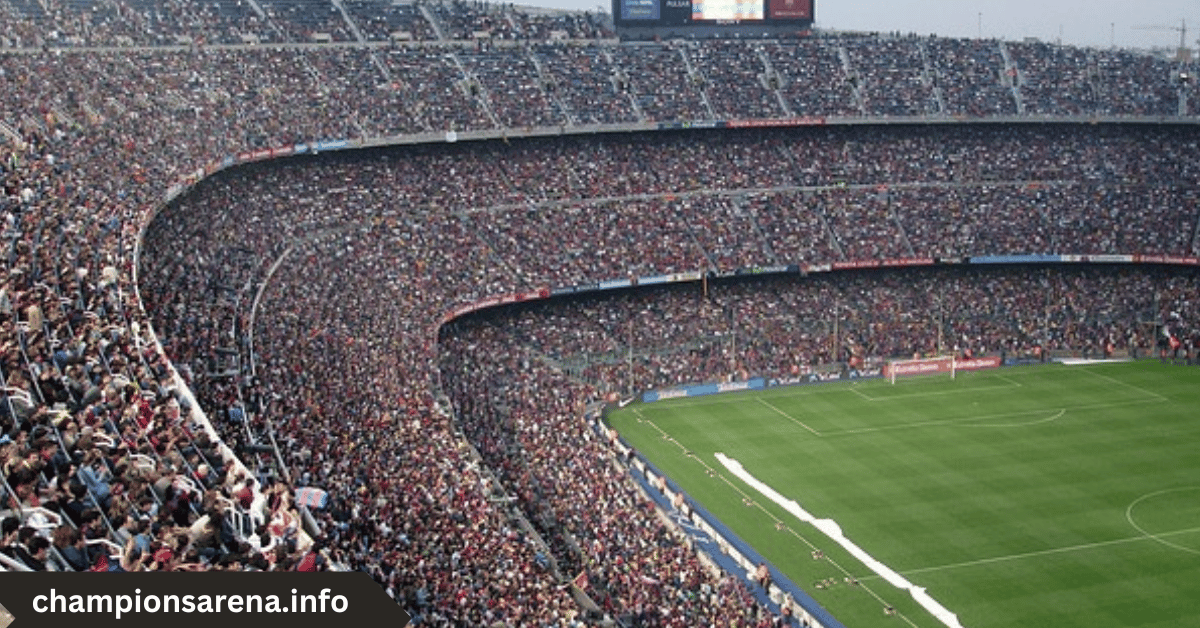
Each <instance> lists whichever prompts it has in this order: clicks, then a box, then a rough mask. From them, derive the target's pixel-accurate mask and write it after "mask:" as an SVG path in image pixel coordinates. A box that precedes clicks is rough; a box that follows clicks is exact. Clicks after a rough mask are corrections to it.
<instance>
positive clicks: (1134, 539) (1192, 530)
mask: <svg viewBox="0 0 1200 628" xmlns="http://www.w3.org/2000/svg"><path fill="white" fill-rule="evenodd" d="M1195 532H1200V528H1188V529H1186V530H1175V531H1174V532H1164V533H1162V534H1158V535H1156V536H1158V537H1159V538H1162V537H1170V536H1178V535H1181V534H1192V533H1195ZM1154 540H1158V539H1156V538H1154V536H1150V535H1145V534H1141V535H1138V536H1129V537H1125V538H1121V539H1113V540H1111V541H1098V542H1096V543H1083V544H1080V545H1071V546H1069V547H1055V548H1052V549H1046V550H1038V551H1036V552H1024V553H1021V554H1009V555H1007V556H993V557H992V558H981V559H979V560H968V561H964V562H961V563H950V564H946V565H936V566H933V567H920V568H917V569H905V570H903V571H900V572H899V573H900V575H902V576H909V575H913V574H922V573H929V572H933V571H944V570H947V569H958V568H960V567H975V566H978V565H990V564H992V563H1003V562H1007V561H1010V560H1021V559H1023V558H1035V557H1037V556H1050V555H1052V554H1065V553H1067V552H1077V551H1080V550H1086V549H1093V548H1097V547H1106V546H1109V545H1121V544H1123V543H1134V542H1137V541H1154ZM1187 549H1188V550H1189V551H1196V550H1192V549H1191V548H1187ZM878 577H879V576H876V575H875V574H871V575H867V576H863V577H862V578H859V580H870V579H874V578H878Z"/></svg>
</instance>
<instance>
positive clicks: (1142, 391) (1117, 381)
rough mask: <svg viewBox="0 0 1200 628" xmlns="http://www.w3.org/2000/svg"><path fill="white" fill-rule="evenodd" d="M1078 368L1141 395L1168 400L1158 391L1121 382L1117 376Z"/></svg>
mask: <svg viewBox="0 0 1200 628" xmlns="http://www.w3.org/2000/svg"><path fill="white" fill-rule="evenodd" d="M1080 370H1082V371H1083V372H1084V373H1087V374H1089V375H1094V376H1096V377H1099V378H1101V379H1104V380H1108V381H1110V382H1112V383H1114V384H1120V385H1121V386H1125V387H1126V388H1132V389H1134V390H1136V391H1138V392H1140V393H1142V394H1143V395H1149V396H1151V397H1154V398H1155V399H1158V400H1160V401H1170V399H1167V398H1166V397H1164V396H1162V395H1160V394H1158V393H1156V392H1154V391H1151V390H1146V389H1145V388H1142V387H1140V386H1134V385H1133V384H1130V383H1129V382H1123V381H1121V380H1119V379H1117V378H1115V377H1110V376H1108V375H1105V374H1104V373H1096V372H1095V371H1092V370H1089V369H1086V368H1084V369H1080Z"/></svg>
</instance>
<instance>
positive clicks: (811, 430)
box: [758, 397, 821, 436]
mask: <svg viewBox="0 0 1200 628" xmlns="http://www.w3.org/2000/svg"><path fill="white" fill-rule="evenodd" d="M758 402H759V403H761V404H763V405H764V406H766V407H768V408H770V409H772V410H774V411H775V412H777V413H779V415H780V416H783V417H784V418H786V419H788V420H789V421H791V422H792V423H795V424H796V425H799V426H800V427H802V428H804V429H806V430H808V431H810V432H812V433H813V435H814V436H820V435H821V433H820V432H818V431H817V430H814V429H813V428H811V427H809V426H807V425H805V424H804V422H803V421H801V420H800V419H797V418H796V417H794V416H792V415H790V414H788V413H786V412H784V411H783V410H780V409H779V408H778V407H777V406H776V405H775V404H773V403H771V402H770V401H767V400H766V399H763V398H762V397H759V398H758Z"/></svg>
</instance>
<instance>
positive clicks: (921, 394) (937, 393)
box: [854, 382, 1020, 401]
mask: <svg viewBox="0 0 1200 628" xmlns="http://www.w3.org/2000/svg"><path fill="white" fill-rule="evenodd" d="M1013 383H1016V382H1013ZM1017 386H1020V384H1017ZM1009 388H1012V386H1010V385H1004V386H976V387H974V388H955V389H953V390H939V391H934V392H914V393H906V394H903V395H883V396H881V397H872V396H870V395H867V394H864V393H862V392H861V391H859V390H858V389H854V392H856V393H858V396H859V397H862V398H863V399H866V400H867V401H891V400H893V399H911V398H913V397H936V396H941V395H961V394H965V393H972V392H979V391H983V390H1008V389H1009Z"/></svg>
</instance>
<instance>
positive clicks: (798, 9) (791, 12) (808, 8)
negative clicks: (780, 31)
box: [767, 0, 813, 20]
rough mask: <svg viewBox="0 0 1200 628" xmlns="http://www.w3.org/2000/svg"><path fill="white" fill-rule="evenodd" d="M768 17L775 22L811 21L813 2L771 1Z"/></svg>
mask: <svg viewBox="0 0 1200 628" xmlns="http://www.w3.org/2000/svg"><path fill="white" fill-rule="evenodd" d="M767 16H768V17H770V18H771V19H774V20H811V19H812V16H813V10H812V0H769V3H768V6H767Z"/></svg>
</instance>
